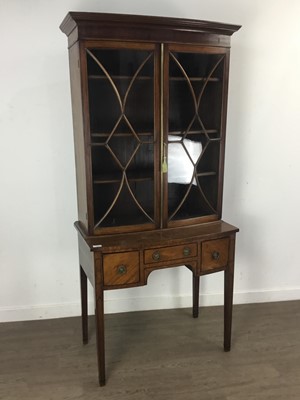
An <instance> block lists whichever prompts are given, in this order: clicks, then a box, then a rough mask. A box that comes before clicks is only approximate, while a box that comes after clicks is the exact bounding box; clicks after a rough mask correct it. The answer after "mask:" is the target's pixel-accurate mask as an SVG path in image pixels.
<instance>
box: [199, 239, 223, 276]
mask: <svg viewBox="0 0 300 400" xmlns="http://www.w3.org/2000/svg"><path fill="white" fill-rule="evenodd" d="M228 250H229V238H224V239H216V240H209V241H207V242H203V243H202V262H201V270H202V271H208V270H211V269H214V268H223V267H226V265H227V262H228Z"/></svg>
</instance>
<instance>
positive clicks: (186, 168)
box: [168, 52, 225, 221]
mask: <svg viewBox="0 0 300 400" xmlns="http://www.w3.org/2000/svg"><path fill="white" fill-rule="evenodd" d="M224 57H225V56H224V55H223V54H202V53H180V52H171V53H170V64H169V120H168V124H169V135H168V213H169V215H168V217H169V220H170V221H171V220H178V219H186V218H194V217H201V216H205V215H212V214H216V213H217V204H218V173H219V154H220V141H221V107H222V92H223V72H224Z"/></svg>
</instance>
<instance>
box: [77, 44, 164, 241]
mask: <svg viewBox="0 0 300 400" xmlns="http://www.w3.org/2000/svg"><path fill="white" fill-rule="evenodd" d="M158 51H159V47H158V48H157V46H156V45H154V44H143V43H142V44H130V43H116V42H94V43H93V42H90V43H87V44H86V45H85V48H84V57H85V62H86V66H85V67H86V70H85V74H86V77H87V110H86V111H87V112H86V117H87V120H86V124H87V130H88V137H89V143H88V146H87V153H88V154H87V156H88V159H89V160H90V169H91V174H89V175H90V176H91V181H90V182H89V184H90V196H91V199H92V201H91V203H92V205H93V207H92V209H91V210H90V214H91V215H90V224H91V225H92V226H93V232H94V233H95V234H97V233H109V232H128V231H137V230H143V229H145V230H147V229H154V228H155V227H157V226H159V224H160V222H159V221H160V210H159V203H160V184H159V182H158V178H159V172H158V168H159V163H158V160H159V154H158V152H159V146H157V142H158V133H159V132H158V128H159V117H160V116H159V98H160V97H159V70H158V68H159V67H160V62H159V54H158Z"/></svg>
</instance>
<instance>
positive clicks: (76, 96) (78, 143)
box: [69, 43, 88, 230]
mask: <svg viewBox="0 0 300 400" xmlns="http://www.w3.org/2000/svg"><path fill="white" fill-rule="evenodd" d="M69 63H70V79H71V96H72V114H73V131H74V146H75V162H76V182H77V207H78V219H79V221H80V223H81V225H82V226H83V227H84V228H85V229H86V230H87V229H88V222H87V185H86V163H85V146H84V127H83V109H82V91H81V78H80V68H79V46H78V43H76V44H74V45H73V46H72V47H71V48H70V49H69Z"/></svg>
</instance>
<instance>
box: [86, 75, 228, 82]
mask: <svg viewBox="0 0 300 400" xmlns="http://www.w3.org/2000/svg"><path fill="white" fill-rule="evenodd" d="M110 78H111V79H112V80H131V79H132V78H133V76H127V75H110ZM89 79H99V80H103V79H108V78H107V76H106V75H89ZM188 79H189V80H190V81H191V82H204V81H208V82H220V78H208V79H207V78H206V77H203V76H200V77H196V76H192V77H188ZM135 80H147V81H149V80H153V77H152V76H137V77H135ZM186 80H187V79H186V78H185V77H184V76H182V77H181V76H170V81H182V82H184V81H186Z"/></svg>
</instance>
